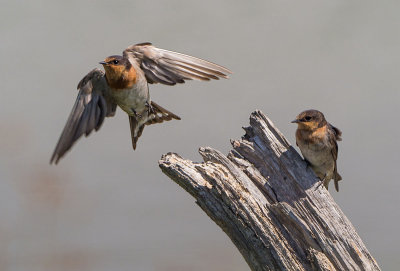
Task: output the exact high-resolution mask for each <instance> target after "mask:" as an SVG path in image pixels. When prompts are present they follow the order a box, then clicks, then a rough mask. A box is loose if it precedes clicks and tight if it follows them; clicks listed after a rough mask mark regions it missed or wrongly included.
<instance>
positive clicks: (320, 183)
mask: <svg viewBox="0 0 400 271" xmlns="http://www.w3.org/2000/svg"><path fill="white" fill-rule="evenodd" d="M318 179H319V178H318ZM325 180H326V173H325V175H324V178H322V180H321V179H320V181H319V184H318V185H317V187H316V188H315V190H318V188H320V186H321V185H324V186H325ZM325 187H326V186H325ZM326 190H328V187H326Z"/></svg>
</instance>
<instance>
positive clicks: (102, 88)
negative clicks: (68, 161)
mask: <svg viewBox="0 0 400 271" xmlns="http://www.w3.org/2000/svg"><path fill="white" fill-rule="evenodd" d="M100 64H102V65H103V67H104V71H105V73H104V72H103V71H101V70H99V69H94V70H92V71H91V72H89V73H88V74H87V75H86V76H85V77H84V78H83V79H82V80H81V81H80V82H79V84H78V90H79V92H78V97H77V99H76V102H75V105H74V106H73V108H72V111H71V114H70V116H69V118H68V120H67V123H66V125H65V127H64V130H63V131H62V133H61V136H60V139H59V140H58V143H57V146H56V148H55V150H54V153H53V155H52V157H51V159H50V164H51V163H53V162H55V163H56V164H57V163H58V161H59V160H60V158H62V157H63V156H64V155H65V153H66V152H67V151H68V150H69V149H70V148H71V147H72V146H73V144H74V143H75V142H76V141H77V140H78V139H79V138H80V137H81V136H82V135H85V136H88V135H89V134H90V133H91V132H92V131H93V130H96V131H97V130H98V129H100V127H101V125H102V123H103V121H104V119H105V117H112V116H114V115H115V111H116V109H117V105H118V106H119V107H120V108H121V109H122V110H124V111H125V112H126V113H127V114H128V116H129V123H130V129H131V136H132V147H133V149H136V143H137V140H138V138H139V137H140V135H141V134H142V132H143V129H144V126H145V125H150V124H154V123H161V122H163V121H169V120H172V119H176V120H180V117H178V116H177V115H175V114H174V113H172V112H170V111H168V110H166V109H165V108H163V107H161V106H160V105H158V104H156V103H155V102H153V101H152V100H151V99H150V94H149V88H148V84H156V83H161V84H165V85H175V84H177V83H184V82H185V80H201V81H209V80H210V79H216V80H218V79H219V78H228V74H230V73H231V71H230V70H228V69H226V68H224V67H222V66H219V65H217V64H214V63H211V62H208V61H205V60H202V59H199V58H196V57H192V56H188V55H184V54H180V53H176V52H171V51H167V50H164V49H160V48H156V47H154V46H153V45H152V44H151V43H140V44H136V45H132V46H130V47H128V48H126V49H125V50H124V51H123V53H122V56H119V55H113V56H109V57H107V58H106V59H104V61H101V62H100Z"/></svg>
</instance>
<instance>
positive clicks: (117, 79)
mask: <svg viewBox="0 0 400 271" xmlns="http://www.w3.org/2000/svg"><path fill="white" fill-rule="evenodd" d="M104 70H105V72H106V80H107V83H108V85H109V86H110V88H112V89H117V90H122V89H127V88H131V87H132V86H133V85H134V84H135V83H136V71H135V69H134V68H133V67H132V66H131V67H130V68H129V70H127V69H126V67H125V66H123V65H106V66H104Z"/></svg>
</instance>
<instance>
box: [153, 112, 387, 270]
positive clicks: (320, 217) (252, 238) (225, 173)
mask: <svg viewBox="0 0 400 271" xmlns="http://www.w3.org/2000/svg"><path fill="white" fill-rule="evenodd" d="M244 129H245V131H246V134H245V135H244V136H243V138H242V139H241V140H232V141H231V143H232V146H233V149H232V150H231V151H230V152H229V154H228V155H227V156H225V155H223V154H222V153H220V152H219V151H217V150H214V149H212V148H209V147H207V148H200V150H199V152H200V154H201V156H202V157H203V159H204V162H202V163H195V162H192V161H190V160H186V159H183V158H182V157H180V156H179V155H178V154H175V153H168V154H166V155H163V156H162V158H161V160H160V161H159V166H160V168H161V169H162V171H163V172H164V173H165V174H166V175H168V176H169V177H170V178H171V179H172V180H174V181H175V182H176V183H178V184H179V185H180V186H181V187H182V188H183V189H185V190H186V191H187V192H189V193H190V194H191V195H192V196H193V197H194V198H195V199H196V203H197V204H198V205H199V206H200V207H201V208H202V209H203V210H204V211H205V212H206V213H207V215H208V216H209V217H210V218H211V219H212V220H213V221H215V223H217V225H218V226H220V227H221V228H222V229H223V230H224V232H225V233H226V234H227V235H228V236H229V237H230V238H231V240H232V242H233V243H234V244H235V245H236V247H237V248H238V249H239V251H240V252H241V254H242V255H243V257H244V258H245V260H246V262H247V263H248V265H249V266H250V268H251V270H380V269H379V266H378V264H377V263H376V261H375V260H374V258H373V257H372V256H371V254H370V253H369V252H368V250H367V248H366V247H365V245H364V244H363V242H362V240H361V239H360V237H359V236H358V234H357V232H356V230H355V229H354V227H353V225H352V224H351V222H350V221H349V220H348V219H347V217H346V216H345V215H344V214H343V212H342V211H341V210H340V208H339V206H338V205H337V204H336V203H335V202H334V200H333V198H332V197H331V195H330V194H329V192H328V191H327V190H326V189H325V188H324V186H321V185H319V184H320V182H319V179H318V178H317V177H316V176H315V174H314V173H313V172H312V170H311V169H310V168H308V167H307V165H306V163H305V162H304V161H303V159H302V158H301V157H300V155H299V154H298V153H297V151H296V150H295V149H294V148H293V147H292V146H291V145H290V144H289V142H288V141H287V140H286V139H285V137H284V136H283V135H282V134H281V132H280V131H278V129H277V128H276V127H275V126H274V124H273V123H272V122H271V121H270V120H269V119H268V118H267V117H266V116H265V115H264V114H263V113H262V112H260V111H255V112H253V113H252V114H251V116H250V126H249V127H246V128H244Z"/></svg>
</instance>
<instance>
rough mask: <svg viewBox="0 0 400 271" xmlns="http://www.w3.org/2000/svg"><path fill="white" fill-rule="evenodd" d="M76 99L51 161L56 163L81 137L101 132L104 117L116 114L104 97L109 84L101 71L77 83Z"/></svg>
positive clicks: (111, 104)
mask: <svg viewBox="0 0 400 271" xmlns="http://www.w3.org/2000/svg"><path fill="white" fill-rule="evenodd" d="M78 90H79V92H78V97H77V98H76V101H75V104H74V106H73V108H72V111H71V113H70V115H69V118H68V120H67V123H66V124H65V127H64V130H63V131H62V133H61V136H60V139H59V140H58V143H57V146H56V148H55V150H54V152H53V155H52V156H51V159H50V164H52V163H53V162H54V163H55V164H57V163H58V161H59V160H60V159H61V158H62V157H63V156H64V155H65V153H66V152H67V151H68V150H70V149H71V147H72V146H73V145H74V143H75V142H76V141H77V140H78V139H79V138H80V137H81V136H82V135H85V136H88V135H89V134H90V133H91V132H92V131H93V130H95V131H97V130H99V129H100V127H101V125H102V124H103V121H104V119H105V117H111V116H114V115H115V111H116V104H114V103H112V102H110V100H109V98H108V97H107V93H108V85H107V83H106V81H105V78H104V72H102V71H101V70H99V69H94V70H92V71H91V72H89V73H88V74H87V75H86V76H85V77H84V78H83V79H82V80H81V81H80V82H79V84H78Z"/></svg>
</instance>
